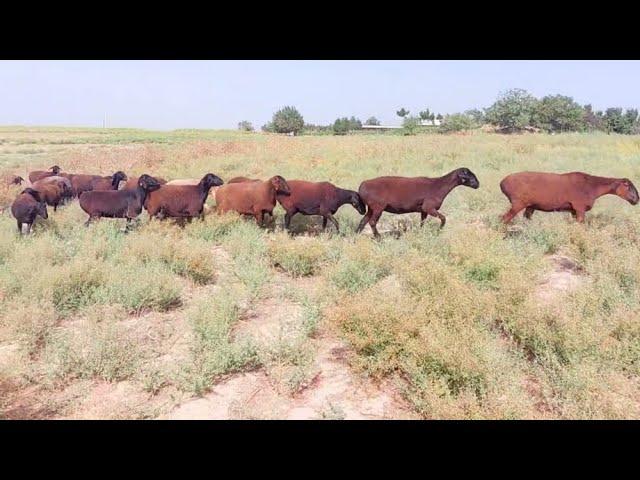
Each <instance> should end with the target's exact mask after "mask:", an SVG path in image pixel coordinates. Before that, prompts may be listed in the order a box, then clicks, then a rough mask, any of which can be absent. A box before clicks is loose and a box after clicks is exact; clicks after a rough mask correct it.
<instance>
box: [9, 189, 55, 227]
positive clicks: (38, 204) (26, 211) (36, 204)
mask: <svg viewBox="0 0 640 480" xmlns="http://www.w3.org/2000/svg"><path fill="white" fill-rule="evenodd" d="M11 213H12V214H13V216H14V217H15V219H16V220H17V222H18V231H19V232H20V235H22V225H23V224H27V234H29V233H31V226H32V225H33V222H34V221H35V219H36V217H37V216H38V215H40V216H41V217H42V218H45V219H46V218H48V215H47V205H46V204H45V203H44V202H43V201H42V199H41V198H40V195H39V194H38V192H37V191H36V190H34V189H32V188H25V189H24V190H23V191H22V192H20V194H19V195H18V196H17V197H16V199H15V200H14V201H13V204H12V205H11Z"/></svg>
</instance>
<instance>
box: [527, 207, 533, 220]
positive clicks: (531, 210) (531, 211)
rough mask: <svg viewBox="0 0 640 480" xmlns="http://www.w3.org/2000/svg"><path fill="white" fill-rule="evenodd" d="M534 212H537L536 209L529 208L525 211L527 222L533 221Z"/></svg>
mask: <svg viewBox="0 0 640 480" xmlns="http://www.w3.org/2000/svg"><path fill="white" fill-rule="evenodd" d="M533 212H535V209H533V208H531V207H527V209H526V210H525V211H524V218H526V219H527V220H531V215H533Z"/></svg>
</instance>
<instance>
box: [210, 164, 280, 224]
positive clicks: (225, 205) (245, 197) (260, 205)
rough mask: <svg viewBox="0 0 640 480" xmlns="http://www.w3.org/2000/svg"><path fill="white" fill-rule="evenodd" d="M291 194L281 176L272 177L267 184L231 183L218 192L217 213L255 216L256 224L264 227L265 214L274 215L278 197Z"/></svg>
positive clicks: (259, 182) (254, 182)
mask: <svg viewBox="0 0 640 480" xmlns="http://www.w3.org/2000/svg"><path fill="white" fill-rule="evenodd" d="M289 193H290V189H289V185H288V184H287V181H286V180H285V179H284V178H282V177H281V176H280V175H276V176H275V177H271V178H270V179H269V180H267V181H266V182H262V181H246V182H240V183H231V184H227V185H224V186H222V187H220V188H219V189H218V190H217V191H216V205H217V207H216V211H217V212H219V213H226V212H229V211H234V212H238V213H239V214H241V215H253V216H254V218H255V219H256V223H257V224H258V225H262V224H263V222H264V215H265V213H268V214H269V215H273V209H274V207H275V206H276V195H277V194H280V195H288V194H289Z"/></svg>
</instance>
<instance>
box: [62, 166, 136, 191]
mask: <svg viewBox="0 0 640 480" xmlns="http://www.w3.org/2000/svg"><path fill="white" fill-rule="evenodd" d="M67 175H68V178H69V180H71V185H72V187H73V194H74V196H77V197H79V196H80V195H81V194H82V193H83V192H90V191H91V190H95V189H96V188H95V187H98V188H97V190H117V189H118V185H119V184H120V180H123V179H124V180H126V179H127V176H126V175H125V174H124V173H123V172H120V171H118V172H116V173H114V174H113V175H111V176H109V177H103V176H100V175H85V174H75V173H74V174H67ZM67 175H65V176H67ZM116 181H117V183H116Z"/></svg>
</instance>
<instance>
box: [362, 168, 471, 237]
mask: <svg viewBox="0 0 640 480" xmlns="http://www.w3.org/2000/svg"><path fill="white" fill-rule="evenodd" d="M458 185H465V186H467V187H471V188H478V187H479V186H480V182H478V179H477V178H476V176H475V175H474V174H473V173H472V172H471V170H469V169H468V168H458V169H456V170H453V171H452V172H449V173H447V174H446V175H444V176H442V177H438V178H429V177H378V178H374V179H371V180H365V181H364V182H362V183H361V184H360V188H359V189H358V193H359V194H360V197H361V198H362V200H363V201H364V203H365V204H366V205H367V213H366V214H365V216H364V217H363V218H362V221H361V222H360V225H358V229H357V232H361V231H362V230H363V229H364V226H365V225H366V224H367V222H369V225H370V226H371V230H373V234H374V235H375V236H376V237H379V236H380V234H379V233H378V229H377V228H376V224H377V223H378V220H379V219H380V215H382V212H389V213H412V212H419V213H420V217H421V222H420V225H422V224H423V223H424V220H425V218H427V216H428V215H431V216H432V217H438V218H439V219H440V227H441V228H442V227H444V224H445V222H446V218H445V216H444V215H442V214H441V213H440V212H438V209H439V208H440V206H441V205H442V202H443V201H444V199H445V197H446V196H447V195H448V194H449V192H451V190H453V189H454V188H455V187H457V186H458Z"/></svg>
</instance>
